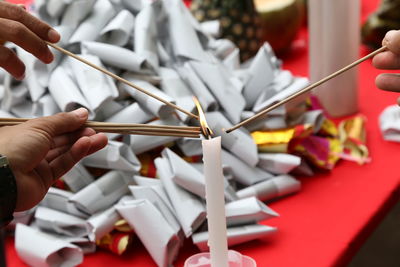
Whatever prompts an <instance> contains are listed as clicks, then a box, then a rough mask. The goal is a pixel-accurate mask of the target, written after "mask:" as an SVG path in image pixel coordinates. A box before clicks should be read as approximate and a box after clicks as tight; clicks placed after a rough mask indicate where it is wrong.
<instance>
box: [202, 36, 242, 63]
mask: <svg viewBox="0 0 400 267" xmlns="http://www.w3.org/2000/svg"><path fill="white" fill-rule="evenodd" d="M208 48H209V49H210V50H211V51H212V53H213V54H214V55H215V56H216V57H217V58H220V59H225V58H226V57H228V56H229V55H230V54H232V53H233V52H234V51H235V49H237V47H236V45H235V44H234V43H233V42H232V41H231V40H229V39H216V40H215V39H211V40H210V42H209V43H208Z"/></svg>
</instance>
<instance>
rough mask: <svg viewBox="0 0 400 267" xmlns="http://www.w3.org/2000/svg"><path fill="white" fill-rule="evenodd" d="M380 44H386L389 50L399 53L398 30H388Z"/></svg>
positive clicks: (399, 35)
mask: <svg viewBox="0 0 400 267" xmlns="http://www.w3.org/2000/svg"><path fill="white" fill-rule="evenodd" d="M382 45H386V46H387V48H388V49H389V50H390V51H392V52H393V53H395V54H397V55H400V31H395V30H392V31H388V32H387V33H386V35H385V38H383V41H382Z"/></svg>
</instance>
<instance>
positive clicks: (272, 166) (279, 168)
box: [258, 153, 301, 174]
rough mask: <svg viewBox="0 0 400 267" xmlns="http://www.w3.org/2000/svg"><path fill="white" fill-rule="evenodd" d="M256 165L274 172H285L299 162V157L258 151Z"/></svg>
mask: <svg viewBox="0 0 400 267" xmlns="http://www.w3.org/2000/svg"><path fill="white" fill-rule="evenodd" d="M258 156H259V158H260V161H259V162H258V166H259V167H260V168H262V169H264V170H266V171H269V172H272V173H275V174H286V173H289V172H290V171H291V170H293V169H294V168H296V167H297V166H299V165H300V163H301V158H300V157H298V156H295V155H291V154H285V153H260V154H259V155H258Z"/></svg>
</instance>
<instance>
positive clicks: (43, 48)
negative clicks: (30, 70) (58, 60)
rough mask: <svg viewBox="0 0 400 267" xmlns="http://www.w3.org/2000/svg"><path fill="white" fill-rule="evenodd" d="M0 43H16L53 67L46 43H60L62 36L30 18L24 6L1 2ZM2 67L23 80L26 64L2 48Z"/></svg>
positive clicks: (0, 63)
mask: <svg viewBox="0 0 400 267" xmlns="http://www.w3.org/2000/svg"><path fill="white" fill-rule="evenodd" d="M0 40H1V41H10V42H13V43H15V44H16V45H18V46H20V47H21V48H23V49H24V50H26V51H28V52H30V53H32V54H33V55H34V56H36V57H37V58H38V59H40V60H41V61H43V62H44V63H50V62H52V61H53V59H54V56H53V54H52V53H51V51H50V49H49V48H48V46H47V44H46V42H45V41H49V42H52V43H56V42H58V41H59V40H60V35H59V34H58V32H57V31H55V30H54V29H52V28H51V27H50V26H49V25H47V24H46V23H44V22H43V21H41V20H39V19H38V18H36V17H34V16H33V15H31V14H29V13H28V12H27V11H26V10H25V9H24V8H23V6H21V5H15V4H11V3H7V2H2V1H0ZM0 67H2V68H4V69H5V70H6V71H8V72H9V73H10V74H11V75H12V76H14V77H15V78H16V79H18V80H22V79H23V78H24V75H25V65H24V63H23V62H22V61H21V60H20V59H19V58H18V56H17V55H16V54H15V53H14V51H12V50H11V49H9V48H7V47H5V46H4V45H2V44H0Z"/></svg>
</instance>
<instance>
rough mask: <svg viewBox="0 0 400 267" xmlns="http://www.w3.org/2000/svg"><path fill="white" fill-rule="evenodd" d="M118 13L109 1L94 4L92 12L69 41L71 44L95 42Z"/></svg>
mask: <svg viewBox="0 0 400 267" xmlns="http://www.w3.org/2000/svg"><path fill="white" fill-rule="evenodd" d="M115 14H116V11H115V9H114V7H113V5H112V4H111V2H110V1H108V0H98V1H96V3H95V4H94V7H93V9H92V12H91V13H90V14H89V16H88V17H87V18H86V19H85V20H84V21H82V22H81V23H80V24H79V26H78V28H77V29H76V30H75V32H74V34H73V35H72V36H71V39H70V40H69V43H70V44H73V43H79V42H82V41H94V40H96V39H97V37H98V36H99V35H100V31H101V30H102V29H103V27H104V26H106V25H107V23H108V22H109V21H110V20H111V19H112V18H113V17H114V16H115Z"/></svg>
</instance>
